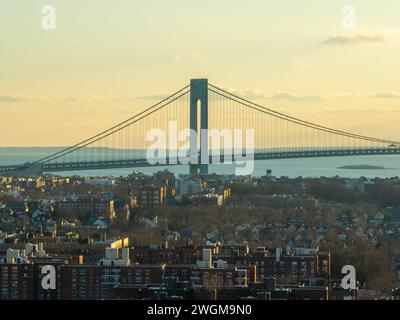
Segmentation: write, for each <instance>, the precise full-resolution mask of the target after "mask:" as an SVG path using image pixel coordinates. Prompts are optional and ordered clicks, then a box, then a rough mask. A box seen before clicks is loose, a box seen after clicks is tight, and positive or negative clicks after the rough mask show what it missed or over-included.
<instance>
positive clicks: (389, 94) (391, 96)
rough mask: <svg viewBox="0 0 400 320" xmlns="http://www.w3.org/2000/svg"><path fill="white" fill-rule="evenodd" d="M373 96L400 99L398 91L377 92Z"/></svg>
mask: <svg viewBox="0 0 400 320" xmlns="http://www.w3.org/2000/svg"><path fill="white" fill-rule="evenodd" d="M372 96H373V97H374V98H377V99H400V94H397V93H387V92H381V93H376V94H374V95H372Z"/></svg>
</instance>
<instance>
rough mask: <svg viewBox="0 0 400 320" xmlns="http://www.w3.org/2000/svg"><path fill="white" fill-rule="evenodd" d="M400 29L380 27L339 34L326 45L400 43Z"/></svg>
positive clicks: (332, 37) (330, 38)
mask: <svg viewBox="0 0 400 320" xmlns="http://www.w3.org/2000/svg"><path fill="white" fill-rule="evenodd" d="M399 40H400V29H393V28H388V27H379V28H376V29H374V30H361V31H358V32H356V33H345V34H337V35H333V36H331V37H329V38H328V39H325V40H324V41H323V42H322V44H325V45H355V44H374V43H375V44H377V43H390V42H398V41H399Z"/></svg>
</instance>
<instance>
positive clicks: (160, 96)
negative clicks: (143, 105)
mask: <svg viewBox="0 0 400 320" xmlns="http://www.w3.org/2000/svg"><path fill="white" fill-rule="evenodd" d="M170 95H171V94H168V93H155V94H149V95H144V96H140V97H138V99H144V100H164V99H165V98H167V97H169V96H170Z"/></svg>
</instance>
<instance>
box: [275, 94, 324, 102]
mask: <svg viewBox="0 0 400 320" xmlns="http://www.w3.org/2000/svg"><path fill="white" fill-rule="evenodd" d="M269 99H274V100H291V101H303V102H316V101H321V100H322V98H321V97H318V96H310V95H294V94H291V93H277V94H274V95H273V96H271V97H270V98H269Z"/></svg>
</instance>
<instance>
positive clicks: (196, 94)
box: [190, 79, 209, 174]
mask: <svg viewBox="0 0 400 320" xmlns="http://www.w3.org/2000/svg"><path fill="white" fill-rule="evenodd" d="M199 108H200V127H199V121H198V120H199V119H198V111H199V110H198V109H199ZM190 129H191V130H192V132H196V134H195V135H194V134H192V135H191V137H190V150H191V151H192V150H196V152H198V150H199V149H200V157H198V159H199V161H200V162H199V163H198V164H190V173H191V174H198V173H200V174H208V159H209V157H208V80H207V79H192V80H190ZM199 136H200V139H199V138H198V137H199ZM199 140H200V146H199ZM199 147H200V148H199ZM205 161H206V163H205Z"/></svg>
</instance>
